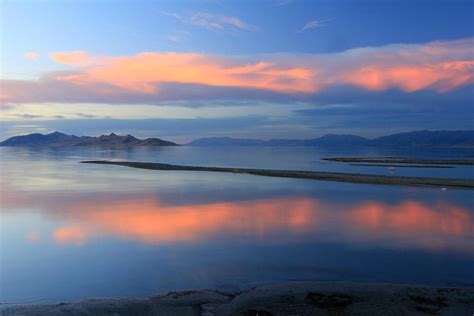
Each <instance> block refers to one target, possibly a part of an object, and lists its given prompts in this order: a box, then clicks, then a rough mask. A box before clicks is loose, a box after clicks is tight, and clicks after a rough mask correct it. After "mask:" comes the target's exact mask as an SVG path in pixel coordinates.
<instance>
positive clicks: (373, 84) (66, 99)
mask: <svg viewBox="0 0 474 316" xmlns="http://www.w3.org/2000/svg"><path fill="white" fill-rule="evenodd" d="M472 51H474V38H468V39H462V40H454V41H438V42H431V43H425V44H417V45H415V44H413V45H403V44H399V45H387V46H381V47H368V48H357V49H351V50H347V51H344V52H340V53H330V54H292V53H287V54H266V55H255V56H217V55H209V54H203V53H175V52H143V53H139V54H136V55H133V56H94V55H91V54H89V53H88V52H85V51H74V52H56V53H52V54H51V55H50V56H51V58H52V59H53V60H55V61H56V62H58V63H62V64H66V65H69V66H74V67H75V68H74V70H72V71H71V70H70V71H67V72H60V73H58V72H51V73H47V74H45V75H44V76H42V77H41V78H39V80H2V81H1V85H2V88H3V89H2V90H3V91H2V101H4V102H9V103H10V104H14V103H20V102H21V103H33V102H62V103H80V102H94V103H127V104H133V103H136V104H143V103H144V102H151V103H157V102H160V101H163V100H189V99H192V100H196V99H199V100H205V99H216V98H218V99H239V98H240V99H243V100H248V99H251V98H258V99H265V98H270V99H272V100H275V99H278V98H279V99H282V100H287V99H288V98H296V99H301V98H302V97H303V98H306V97H309V96H313V95H316V94H318V93H320V92H322V91H325V90H329V89H331V88H333V87H339V86H353V87H357V88H361V89H366V90H369V91H385V90H390V89H397V90H401V91H404V92H406V93H411V92H415V91H420V90H427V89H429V90H434V91H437V92H438V93H446V92H449V91H452V90H455V89H459V88H461V87H464V86H467V85H470V84H474V60H473V55H472ZM275 97H276V98H275Z"/></svg>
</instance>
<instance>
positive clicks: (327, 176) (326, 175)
mask: <svg viewBox="0 0 474 316" xmlns="http://www.w3.org/2000/svg"><path fill="white" fill-rule="evenodd" d="M81 163H92V164H106V165H119V166H125V167H131V168H139V169H150V170H186V171H209V172H231V173H245V174H252V175H257V176H268V177H284V178H295V179H312V180H325V181H338V182H351V183H367V184H391V185H412V186H433V187H450V188H460V189H474V179H455V178H424V177H402V176H383V175H371V174H356V173H339V172H316V171H297V170H271V169H250V168H223V167H200V166H179V165H171V164H164V163H149V162H133V161H108V160H90V161H81Z"/></svg>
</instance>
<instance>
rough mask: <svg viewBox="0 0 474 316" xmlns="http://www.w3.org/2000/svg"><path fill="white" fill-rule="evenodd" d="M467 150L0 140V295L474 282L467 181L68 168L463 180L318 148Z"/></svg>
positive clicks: (8, 298) (28, 297)
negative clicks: (42, 145)
mask: <svg viewBox="0 0 474 316" xmlns="http://www.w3.org/2000/svg"><path fill="white" fill-rule="evenodd" d="M343 156H405V157H414V156H415V157H423V158H459V159H467V158H472V157H474V150H473V149H456V150H454V149H453V150H449V151H446V150H430V151H420V150H416V151H415V150H406V149H404V150H402V149H384V150H376V149H366V148H361V149H356V148H354V149H347V150H345V151H342V150H335V149H322V148H315V147H162V148H148V149H147V148H138V149H131V150H111V149H97V148H96V149H92V148H76V149H61V150H60V149H28V148H14V147H12V148H7V147H2V148H0V157H1V162H0V168H1V169H0V171H1V180H0V181H1V182H0V185H1V203H0V205H1V213H0V215H1V222H0V228H1V234H0V238H1V239H0V251H1V253H0V256H1V258H0V259H1V262H0V263H1V266H0V302H1V303H7V304H16V303H38V302H56V301H67V300H76V299H81V298H99V297H130V296H147V295H151V294H153V293H156V292H161V291H167V290H178V289H189V288H218V289H222V290H229V291H232V290H238V289H245V288H248V287H250V286H254V285H260V284H267V283H273V282H281V281H300V280H317V281H333V280H338V281H353V282H389V283H411V284H425V285H437V286H463V287H474V269H472V267H473V266H474V203H473V202H474V200H473V194H472V191H470V190H450V189H448V190H441V189H440V188H422V187H402V186H385V185H368V184H349V183H337V182H325V181H314V180H298V179H285V178H269V177H259V176H252V175H243V174H225V173H223V174H219V173H207V172H179V171H172V172H171V171H152V170H140V169H132V168H126V167H120V166H110V165H89V164H87V165H86V164H79V163H78V162H79V161H81V160H88V159H112V160H133V161H143V162H164V163H172V164H187V165H203V166H225V167H250V168H272V169H295V170H318V171H339V172H354V173H377V174H386V175H390V174H394V175H416V176H431V177H463V178H474V167H473V166H456V167H455V168H453V169H418V168H406V169H405V168H397V169H396V170H395V172H390V171H389V170H388V169H387V168H380V167H361V166H351V165H349V164H344V163H339V162H329V161H323V160H321V158H322V157H343Z"/></svg>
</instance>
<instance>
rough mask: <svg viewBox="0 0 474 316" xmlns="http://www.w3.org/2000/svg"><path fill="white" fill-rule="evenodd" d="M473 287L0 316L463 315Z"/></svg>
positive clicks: (361, 289) (126, 304)
mask: <svg viewBox="0 0 474 316" xmlns="http://www.w3.org/2000/svg"><path fill="white" fill-rule="evenodd" d="M473 313H474V289H461V288H433V287H420V286H408V285H388V284H367V283H365V284H364V283H362V284H354V283H344V282H301V283H285V284H278V285H269V286H260V287H256V288H252V289H250V290H247V291H243V292H238V293H223V292H219V291H216V290H210V289H201V290H188V291H180V292H166V293H162V294H158V295H154V296H151V297H149V298H143V299H138V298H137V299H94V300H85V301H80V302H71V303H59V304H54V305H29V306H15V307H3V308H2V309H0V314H1V315H5V316H7V315H44V316H52V315H58V316H59V315H202V316H211V315H246V316H249V315H261V316H267V315H371V316H373V315H466V316H472V315H473Z"/></svg>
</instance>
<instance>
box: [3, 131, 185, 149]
mask: <svg viewBox="0 0 474 316" xmlns="http://www.w3.org/2000/svg"><path fill="white" fill-rule="evenodd" d="M0 146H47V147H75V146H110V147H134V146H179V145H178V144H175V143H173V142H169V141H166V140H162V139H159V138H146V139H138V138H135V137H133V136H132V135H127V136H119V135H116V134H114V133H111V134H109V135H102V136H99V137H93V136H81V137H79V136H75V135H67V134H63V133H60V132H54V133H51V134H46V135H43V134H38V133H35V134H29V135H21V136H14V137H11V138H9V139H7V140H5V141H3V142H1V143H0Z"/></svg>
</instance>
